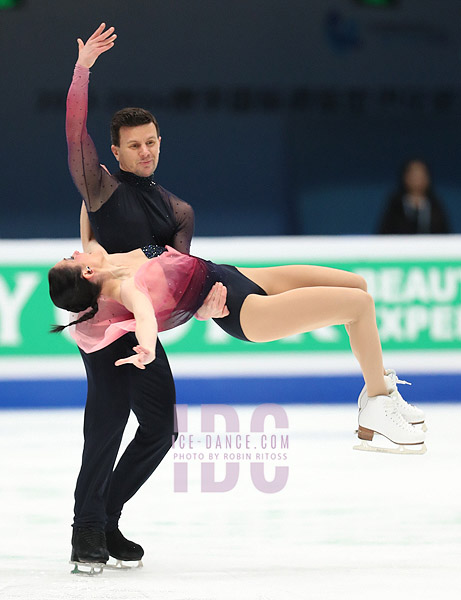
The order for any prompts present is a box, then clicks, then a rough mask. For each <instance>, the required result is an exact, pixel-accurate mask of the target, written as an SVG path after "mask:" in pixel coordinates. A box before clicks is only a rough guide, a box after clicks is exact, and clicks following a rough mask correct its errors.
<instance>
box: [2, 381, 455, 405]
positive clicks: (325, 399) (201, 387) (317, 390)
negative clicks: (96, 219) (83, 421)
mask: <svg viewBox="0 0 461 600" xmlns="http://www.w3.org/2000/svg"><path fill="white" fill-rule="evenodd" d="M402 376H403V375H402ZM405 377H407V378H408V379H409V380H410V381H411V382H412V384H413V385H412V386H411V387H410V386H404V387H405V389H404V390H403V393H404V395H405V399H406V400H407V401H408V402H410V403H412V404H421V402H423V403H424V402H431V403H434V402H459V399H460V398H459V390H460V389H461V376H460V375H459V374H457V375H448V374H444V375H421V374H417V375H413V376H412V375H408V374H406V373H405ZM175 383H176V392H177V402H178V403H181V404H263V403H276V404H354V403H355V402H356V401H357V397H358V394H359V392H360V390H361V389H362V385H363V379H362V378H361V377H359V376H357V377H355V376H354V377H339V376H338V377H290V378H285V377H270V378H261V377H248V378H247V377H244V378H238V377H235V378H234V377H232V378H219V379H217V378H213V379H211V378H210V379H207V378H193V379H187V378H177V379H176V380H175ZM85 399H86V381H84V380H82V379H76V380H62V381H59V380H57V381H0V409H2V408H10V409H22V408H69V407H75V408H77V407H78V408H81V407H83V406H84V404H85Z"/></svg>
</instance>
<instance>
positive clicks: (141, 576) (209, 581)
mask: <svg viewBox="0 0 461 600" xmlns="http://www.w3.org/2000/svg"><path fill="white" fill-rule="evenodd" d="M424 408H425V410H426V412H427V415H428V417H427V423H428V426H429V431H428V434H427V447H428V452H427V454H426V455H424V456H396V455H383V454H377V453H366V452H355V451H353V450H352V445H353V444H354V443H355V441H356V438H355V436H354V435H353V431H354V428H355V425H356V409H355V407H354V406H346V407H345V406H332V407H328V408H325V407H318V406H305V407H304V406H288V407H286V410H287V413H288V417H289V421H290V427H289V430H288V432H289V436H290V447H289V450H288V461H287V463H286V464H287V465H288V466H289V478H288V483H287V485H286V487H285V488H284V489H283V490H282V491H280V492H278V493H275V494H264V493H261V492H260V491H258V490H257V489H255V487H254V485H253V484H252V483H251V479H250V475H249V465H248V463H245V462H242V463H240V476H239V480H238V483H237V485H236V486H235V488H234V489H233V490H232V491H230V492H227V493H203V492H201V491H200V481H199V478H200V469H199V465H198V463H196V462H190V463H189V491H188V492H187V493H175V492H174V491H173V451H170V453H169V455H168V456H167V458H166V459H165V460H164V461H163V463H162V464H161V465H160V467H159V468H158V470H157V472H156V473H155V474H154V475H153V476H152V477H151V479H150V480H149V481H148V482H147V483H146V485H145V486H144V487H143V488H142V489H141V490H140V491H139V492H138V494H137V495H136V496H135V497H134V498H133V499H132V500H131V501H130V502H129V503H128V504H127V506H126V509H125V511H124V514H123V516H122V521H121V529H122V531H123V532H124V533H125V535H127V537H129V538H131V539H133V540H135V541H138V542H140V543H141V544H142V545H143V546H144V549H145V551H146V554H145V559H144V565H145V566H144V568H143V569H141V570H138V571H129V572H110V571H106V572H105V573H104V574H103V575H102V576H100V577H94V578H85V577H77V576H75V575H70V570H71V565H69V564H68V563H67V561H68V559H69V556H70V536H71V529H70V523H71V518H72V505H73V488H74V484H75V478H76V476H77V473H78V469H79V462H80V455H81V446H82V434H81V429H82V412H81V411H80V410H62V411H35V412H34V411H3V412H0V452H1V454H0V503H1V504H0V506H1V511H0V539H1V544H0V598H1V599H2V600H3V599H4V600H10V599H11V600H13V599H23V598H28V599H29V598H31V599H34V600H42V599H43V600H45V599H46V600H55V599H56V600H66V599H78V600H86V599H93V598H94V599H98V600H106V599H107V600H109V599H110V600H128V599H129V600H137V599H145V598H149V599H154V598H155V599H159V600H160V599H161V600H214V599H216V600H218V599H219V600H228V599H229V600H231V599H232V600H237V599H239V600H280V599H282V600H284V599H290V600H297V599H309V600H311V599H312V600H317V599H319V600H320V599H321V600H330V599H334V600H337V599H338V600H348V599H349V598H350V599H354V600H362V599H367V600H374V599H381V598H383V599H384V598H386V599H389V600H391V599H392V600H403V599H405V600H413V599H414V600H425V599H431V600H433V599H436V598H437V599H439V598H441V599H443V600H451V599H453V600H454V599H459V598H460V597H461V478H460V473H459V464H460V446H461V441H460V432H461V406H459V405H455V404H454V405H426V406H425V407H424ZM236 410H237V412H238V415H239V417H240V421H241V423H242V429H241V431H242V433H246V432H248V431H249V429H248V427H247V423H248V422H249V416H250V414H251V410H252V409H251V408H250V407H237V409H236ZM189 411H190V413H189V414H190V416H191V423H193V421H194V419H195V421H197V422H198V411H199V409H198V408H197V407H195V408H190V409H189ZM134 427H135V424H134V423H133V422H132V421H130V423H129V427H128V433H129V434H130V435H132V434H133V431H134ZM189 430H191V427H189ZM128 437H129V436H128ZM128 437H127V438H126V442H128V441H129V440H128ZM270 470H271V467H270V466H268V472H270ZM269 478H270V477H269V475H268V479H269Z"/></svg>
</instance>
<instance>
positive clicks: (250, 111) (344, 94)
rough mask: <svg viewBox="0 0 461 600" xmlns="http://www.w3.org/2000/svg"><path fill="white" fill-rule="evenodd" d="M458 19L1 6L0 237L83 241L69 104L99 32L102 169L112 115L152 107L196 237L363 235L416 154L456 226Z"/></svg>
mask: <svg viewBox="0 0 461 600" xmlns="http://www.w3.org/2000/svg"><path fill="white" fill-rule="evenodd" d="M435 7H437V9H436V10H435ZM460 18H461V3H460V2H459V0H444V2H443V3H442V4H441V5H439V4H438V3H435V2H434V0H405V1H403V0H402V1H401V2H400V3H397V6H396V8H394V9H371V8H368V9H366V8H360V7H359V6H358V4H357V3H356V2H354V1H353V0H330V1H328V2H325V0H311V1H310V2H306V1H305V0H287V1H285V2H280V1H279V0H265V2H259V1H258V0H219V1H216V0H200V1H198V0H171V1H170V2H161V1H160V0H137V1H136V3H135V4H133V5H132V4H129V3H127V2H119V1H118V0H117V1H116V0H81V1H80V2H78V3H75V2H69V1H62V0H59V1H58V0H47V1H45V2H44V1H43V0H27V2H24V3H23V5H22V7H21V8H20V9H17V10H4V11H0V32H1V34H0V56H1V57H2V78H1V91H2V93H1V95H0V114H1V115H2V144H1V145H0V165H1V169H2V171H1V172H2V194H1V198H0V207H1V211H2V218H1V220H0V237H5V238H6V237H9V238H15V237H21V236H22V237H53V236H56V237H69V236H71V237H72V236H76V235H77V234H78V214H79V203H80V201H79V197H78V194H77V192H76V191H75V189H74V187H73V185H72V182H71V180H70V177H69V175H68V172H67V165H66V146H65V139H64V102H65V95H66V91H67V87H68V85H69V83H70V79H71V75H72V69H73V64H74V62H75V60H76V42H75V40H76V38H77V37H78V36H81V37H84V38H86V37H88V35H89V34H90V33H91V32H92V31H93V29H94V28H95V27H96V26H97V24H99V22H100V21H102V20H105V21H107V22H108V23H110V24H114V25H115V26H116V27H117V32H118V34H119V39H118V41H117V44H116V46H115V48H114V49H113V50H111V51H110V52H109V53H107V54H106V55H104V56H102V57H101V58H100V59H99V61H98V62H97V63H96V65H95V67H94V68H93V69H92V76H91V94H92V101H91V107H90V118H89V131H90V133H91V134H92V136H93V137H94V139H95V142H96V145H97V148H98V149H99V152H100V158H101V162H103V163H105V164H106V165H107V166H108V167H109V168H111V169H114V168H115V166H116V164H115V162H114V160H113V158H112V155H111V153H110V150H109V135H108V123H109V120H110V117H111V114H112V113H113V112H114V111H115V110H116V109H118V108H120V107H121V106H123V105H127V104H140V105H144V106H145V107H146V108H149V109H151V110H152V111H153V112H154V113H155V114H156V115H157V117H158V119H159V121H160V124H161V128H162V135H163V146H162V158H161V163H160V166H159V169H158V171H157V179H158V181H159V182H161V183H162V184H163V185H165V187H167V188H169V189H171V190H172V191H174V192H175V193H177V194H178V195H179V196H181V197H183V198H184V199H185V200H187V201H189V202H191V203H192V204H193V206H194V207H195V209H196V216H197V229H196V232H197V234H199V235H246V234H252V235H264V234H272V235H276V234H290V233H309V234H322V233H332V234H335V233H370V232H373V231H374V229H375V226H376V221H377V219H378V217H379V214H380V212H381V210H382V206H383V203H384V201H385V198H386V196H387V195H388V193H389V192H390V191H391V190H392V188H393V186H394V181H395V176H396V172H397V169H398V167H399V165H400V162H401V161H402V159H404V158H406V157H407V156H410V155H414V154H417V155H421V156H424V157H426V158H427V159H428V160H429V162H430V163H431V164H432V166H433V170H434V178H435V187H436V190H437V191H438V192H439V195H440V196H441V197H442V199H443V200H444V202H445V205H446V207H447V210H448V213H449V215H450V217H451V221H452V224H453V228H454V230H455V231H457V232H460V231H461V202H460V201H459V198H460V197H461V175H460V172H459V166H458V163H459V139H460V138H461V110H460V109H461V92H460V88H459V85H458V79H457V75H456V74H457V73H459V67H460V58H459V57H460V56H461V41H460V36H459V31H458V24H459V20H460ZM17 40H20V41H21V43H20V44H18V43H17ZM364 206H365V207H366V210H364Z"/></svg>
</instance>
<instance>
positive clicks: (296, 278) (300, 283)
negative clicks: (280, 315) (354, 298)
mask: <svg viewBox="0 0 461 600" xmlns="http://www.w3.org/2000/svg"><path fill="white" fill-rule="evenodd" d="M238 270H239V271H240V272H241V273H243V274H244V275H245V276H246V277H248V278H249V279H251V280H252V281H254V282H255V283H257V284H258V285H259V286H260V287H262V288H263V290H265V292H266V293H267V294H268V295H269V296H270V295H272V294H281V293H282V292H287V291H288V290H294V289H296V288H303V287H317V286H328V287H330V286H331V287H349V288H359V289H361V290H363V291H365V292H366V291H367V282H366V281H365V279H364V278H363V277H362V276H361V275H357V273H351V272H349V271H342V270H341V269H332V268H330V267H319V266H316V265H286V266H281V267H256V268H247V267H238Z"/></svg>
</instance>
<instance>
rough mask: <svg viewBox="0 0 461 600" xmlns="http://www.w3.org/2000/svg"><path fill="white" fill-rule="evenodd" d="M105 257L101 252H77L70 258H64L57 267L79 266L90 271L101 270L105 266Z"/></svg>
mask: <svg viewBox="0 0 461 600" xmlns="http://www.w3.org/2000/svg"><path fill="white" fill-rule="evenodd" d="M103 260H104V255H103V252H102V251H101V250H96V251H95V252H79V251H78V250H75V252H74V253H73V254H72V256H70V257H69V258H63V259H62V260H60V261H59V262H57V263H56V265H55V266H56V267H62V266H67V267H68V266H72V265H78V266H80V267H82V268H83V269H86V267H90V269H94V268H99V267H102V266H103Z"/></svg>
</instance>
